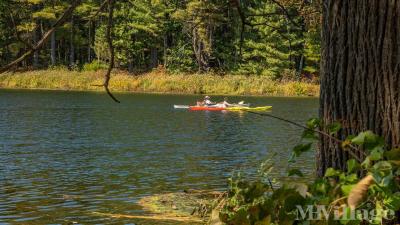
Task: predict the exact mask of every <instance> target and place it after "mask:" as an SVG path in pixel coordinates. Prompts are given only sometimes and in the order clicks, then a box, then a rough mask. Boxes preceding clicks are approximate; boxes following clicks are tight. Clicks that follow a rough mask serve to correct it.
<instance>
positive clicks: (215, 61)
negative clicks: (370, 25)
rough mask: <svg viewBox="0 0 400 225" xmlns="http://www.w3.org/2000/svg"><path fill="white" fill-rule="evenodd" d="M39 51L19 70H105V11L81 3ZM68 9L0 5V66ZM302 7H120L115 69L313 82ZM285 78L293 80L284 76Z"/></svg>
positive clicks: (316, 46)
mask: <svg viewBox="0 0 400 225" xmlns="http://www.w3.org/2000/svg"><path fill="white" fill-rule="evenodd" d="M81 2H82V3H81V4H80V5H79V7H78V8H77V9H76V10H75V12H74V14H73V16H72V17H71V18H68V22H67V23H65V24H64V25H63V26H61V27H59V28H58V29H57V30H56V32H55V33H53V34H52V36H51V37H50V40H49V41H48V43H46V45H45V46H44V48H42V49H41V50H39V51H36V52H35V53H34V54H33V55H32V56H30V57H28V58H27V59H26V60H24V61H22V62H21V64H20V65H19V66H20V67H22V68H28V69H38V68H40V69H43V68H48V67H56V66H60V65H62V66H68V67H69V68H70V69H82V68H90V67H91V64H93V63H94V64H95V65H94V66H98V65H101V64H102V63H104V64H105V63H107V61H108V59H109V53H108V49H107V43H106V40H105V29H106V24H107V13H106V11H107V10H106V9H105V10H102V12H101V13H99V14H98V15H97V12H98V11H99V8H100V6H101V4H102V2H103V1H101V0H84V1H81ZM71 3H72V0H71V1H65V0H64V1H61V0H25V1H21V0H18V1H16V0H2V1H1V2H0V12H1V13H0V65H5V64H6V63H9V62H10V61H12V60H13V59H15V58H17V57H19V56H21V55H22V54H24V52H25V51H27V50H28V49H29V46H31V45H32V44H34V43H36V42H37V41H38V40H40V38H41V37H42V36H43V34H44V33H45V32H46V31H47V30H48V29H49V28H50V26H51V25H52V24H53V23H54V22H55V21H56V20H57V18H58V17H59V16H60V15H61V14H62V13H63V12H64V11H65V9H66V8H67V7H68V6H69V5H70V4H71ZM319 6H320V4H319V2H318V1H304V0H280V1H276V0H270V1H267V0H249V1H241V0H202V1H201V0H186V1H182V0H120V1H116V5H115V11H114V19H113V20H114V21H113V23H114V26H113V42H114V45H115V53H116V67H118V68H120V69H126V70H129V71H131V72H144V71H148V70H151V69H152V68H155V67H158V66H164V67H165V68H166V69H167V70H168V71H170V72H196V71H199V72H210V71H212V72H220V73H230V74H242V75H265V76H270V77H271V78H281V76H282V74H292V76H295V77H285V79H291V78H298V77H296V76H300V75H302V74H308V75H318V70H319V60H320V57H319V55H320V9H319ZM287 70H291V71H292V72H288V71H287Z"/></svg>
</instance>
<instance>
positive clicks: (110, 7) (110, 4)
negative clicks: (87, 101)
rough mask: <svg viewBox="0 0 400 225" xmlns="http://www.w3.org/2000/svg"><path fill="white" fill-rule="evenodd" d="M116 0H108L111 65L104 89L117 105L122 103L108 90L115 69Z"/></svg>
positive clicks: (108, 41) (108, 34) (108, 37)
mask: <svg viewBox="0 0 400 225" xmlns="http://www.w3.org/2000/svg"><path fill="white" fill-rule="evenodd" d="M114 4H115V1H114V0H108V23H107V30H106V38H107V43H108V50H109V52H110V63H109V65H108V69H107V73H106V75H105V78H104V84H103V86H104V88H105V90H106V92H107V94H108V95H109V96H110V97H111V98H112V100H114V101H115V102H117V103H120V101H119V100H118V99H117V98H115V97H114V95H113V94H112V93H111V92H110V89H109V88H108V85H109V83H110V78H111V71H112V69H113V68H114V58H115V54H114V46H113V43H112V34H113V16H114Z"/></svg>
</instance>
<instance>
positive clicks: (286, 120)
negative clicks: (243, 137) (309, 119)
mask: <svg viewBox="0 0 400 225" xmlns="http://www.w3.org/2000/svg"><path fill="white" fill-rule="evenodd" d="M243 111H246V112H248V113H251V114H255V115H258V116H265V117H271V118H274V119H277V120H280V121H283V122H286V123H289V124H292V125H295V126H297V127H300V128H303V129H305V130H309V131H313V132H315V133H318V134H319V135H322V136H324V137H328V138H329V139H331V140H332V141H334V142H336V143H339V144H342V143H343V141H342V140H340V139H338V138H336V137H334V136H332V135H330V134H328V133H325V132H323V131H321V130H314V129H310V128H308V127H306V126H304V125H301V124H299V123H296V122H293V121H291V120H288V119H284V118H281V117H279V116H274V115H271V114H266V113H258V112H254V111H249V110H243ZM348 146H349V148H350V150H352V151H348V153H349V154H350V155H351V156H353V157H354V159H356V160H357V161H358V162H362V159H361V158H360V157H359V156H358V155H357V153H361V155H362V156H364V157H366V156H367V154H366V153H365V152H364V151H361V150H360V149H359V148H357V147H356V146H353V145H348Z"/></svg>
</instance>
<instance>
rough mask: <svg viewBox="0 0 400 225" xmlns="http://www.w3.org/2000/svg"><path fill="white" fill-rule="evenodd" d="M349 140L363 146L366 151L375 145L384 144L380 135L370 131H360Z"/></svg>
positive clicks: (381, 145)
mask: <svg viewBox="0 0 400 225" xmlns="http://www.w3.org/2000/svg"><path fill="white" fill-rule="evenodd" d="M351 141H352V143H353V144H356V145H360V146H364V147H365V149H367V150H368V151H371V150H372V149H374V148H375V147H384V146H385V140H384V139H383V138H382V137H379V136H378V135H376V134H374V133H373V132H372V131H365V132H361V133H360V134H359V135H358V136H357V137H355V138H353V139H352V140H351Z"/></svg>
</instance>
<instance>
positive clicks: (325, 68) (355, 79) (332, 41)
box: [317, 0, 400, 176]
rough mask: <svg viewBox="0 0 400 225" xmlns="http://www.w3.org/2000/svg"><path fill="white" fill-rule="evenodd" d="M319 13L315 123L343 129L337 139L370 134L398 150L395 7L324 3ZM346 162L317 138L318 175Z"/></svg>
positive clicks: (371, 0)
mask: <svg viewBox="0 0 400 225" xmlns="http://www.w3.org/2000/svg"><path fill="white" fill-rule="evenodd" d="M323 11H324V12H323V14H324V16H323V35H322V40H323V43H322V65H321V69H322V71H321V97H320V105H321V108H320V117H321V118H322V120H323V122H324V123H325V124H329V123H332V122H334V121H338V122H340V123H341V124H342V126H343V129H342V130H341V131H340V133H339V134H338V137H339V138H341V139H343V138H345V137H346V136H347V135H349V134H357V133H359V132H361V131H365V130H372V131H373V132H375V133H377V134H379V135H382V136H384V137H385V139H386V143H387V144H388V146H389V147H399V146H400V71H399V70H400V20H399V19H398V18H399V16H400V1H395V0H358V1H354V0H324V1H323ZM360 156H361V155H360ZM348 158H349V156H348V154H347V152H345V151H343V150H342V149H341V148H340V146H339V145H338V144H337V143H335V142H332V141H331V140H330V139H328V138H326V137H321V140H320V149H319V151H318V153H317V175H319V176H322V175H323V174H324V172H325V170H326V168H328V167H334V168H339V169H343V168H345V162H346V161H347V159H348Z"/></svg>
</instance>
